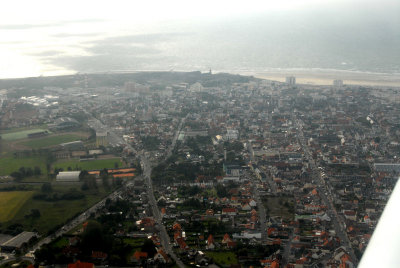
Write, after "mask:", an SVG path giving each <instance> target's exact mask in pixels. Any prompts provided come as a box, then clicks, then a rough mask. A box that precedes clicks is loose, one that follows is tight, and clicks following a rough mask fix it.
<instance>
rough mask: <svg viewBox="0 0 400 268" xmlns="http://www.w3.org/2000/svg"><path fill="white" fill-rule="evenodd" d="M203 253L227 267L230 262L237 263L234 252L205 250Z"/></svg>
mask: <svg viewBox="0 0 400 268" xmlns="http://www.w3.org/2000/svg"><path fill="white" fill-rule="evenodd" d="M205 254H206V256H207V257H210V258H212V259H213V260H214V262H215V263H216V264H217V265H220V266H226V267H228V266H231V265H232V264H237V263H238V260H237V258H236V255H235V253H233V252H231V251H226V252H214V251H207V252H205Z"/></svg>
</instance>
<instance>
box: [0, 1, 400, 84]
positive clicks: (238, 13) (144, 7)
mask: <svg viewBox="0 0 400 268" xmlns="http://www.w3.org/2000/svg"><path fill="white" fill-rule="evenodd" d="M320 2H322V1H313V0H307V1H304V2H301V1H300V2H299V1H291V0H286V1H283V2H282V1H280V2H275V1H270V2H268V1H267V2H265V1H264V2H259V1H250V2H248V3H247V5H246V6H243V4H238V3H236V2H235V1H233V2H230V1H222V2H221V3H219V4H213V2H211V1H204V2H202V3H201V4H196V6H192V5H188V4H187V3H186V2H184V1H172V2H168V3H162V2H158V1H151V2H150V3H149V4H139V5H135V4H127V3H129V2H124V1H116V2H113V3H112V4H111V2H98V1H97V2H96V1H93V2H92V1H88V3H85V4H82V3H79V2H73V1H72V2H71V1H69V2H68V3H63V4H61V5H60V4H55V3H52V2H51V1H38V2H35V3H36V4H34V5H33V4H32V3H31V4H29V3H28V1H27V2H26V3H24V4H26V5H27V6H26V9H22V8H21V5H17V4H13V5H12V6H9V10H7V8H6V9H2V11H0V15H1V18H0V22H1V24H0V36H2V37H1V39H0V56H1V59H2V61H1V62H0V77H1V78H8V77H25V76H38V75H58V74H70V73H76V72H83V73H91V72H108V71H135V70H164V71H169V70H184V71H193V70H201V71H206V70H208V69H212V70H217V71H218V70H220V71H234V72H246V71H255V72H262V71H277V70H278V71H279V70H292V69H297V70H299V69H300V70H302V69H313V70H315V69H334V70H347V71H361V72H372V73H389V74H392V75H397V74H398V73H400V18H399V17H400V15H399V14H400V1H390V0H385V1H372V0H371V1H358V0H354V1H326V2H324V4H321V3H320ZM265 3H267V4H265ZM299 3H301V4H299ZM28 11H29V12H28Z"/></svg>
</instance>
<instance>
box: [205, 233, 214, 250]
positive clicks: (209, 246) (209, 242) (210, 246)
mask: <svg viewBox="0 0 400 268" xmlns="http://www.w3.org/2000/svg"><path fill="white" fill-rule="evenodd" d="M206 243H207V246H206V248H207V249H214V248H215V244H214V237H213V236H212V235H211V234H210V235H209V236H208V238H207V242H206Z"/></svg>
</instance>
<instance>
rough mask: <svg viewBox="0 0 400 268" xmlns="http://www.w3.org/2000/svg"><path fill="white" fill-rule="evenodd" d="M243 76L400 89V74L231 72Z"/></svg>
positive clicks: (303, 82)
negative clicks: (289, 77) (294, 78)
mask: <svg viewBox="0 0 400 268" xmlns="http://www.w3.org/2000/svg"><path fill="white" fill-rule="evenodd" d="M231 73H237V74H242V75H252V76H254V77H258V78H262V79H268V80H274V81H280V82H284V81H285V78H286V77H287V76H295V77H296V83H298V84H309V85H332V83H333V80H335V79H340V80H343V84H345V85H365V86H367V85H368V86H389V87H400V73H395V74H387V73H370V72H358V71H342V70H329V69H326V70H325V69H286V70H285V69H282V70H268V71H255V72H251V71H240V72H238V71H231Z"/></svg>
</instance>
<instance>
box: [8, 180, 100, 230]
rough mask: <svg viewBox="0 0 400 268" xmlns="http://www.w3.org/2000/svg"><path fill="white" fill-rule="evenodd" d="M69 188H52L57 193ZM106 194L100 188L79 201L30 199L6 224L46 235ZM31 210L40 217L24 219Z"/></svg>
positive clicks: (86, 193) (87, 193)
mask: <svg viewBox="0 0 400 268" xmlns="http://www.w3.org/2000/svg"><path fill="white" fill-rule="evenodd" d="M69 188H70V187H65V186H63V187H62V188H59V187H53V189H54V190H55V191H57V192H63V191H67V190H69ZM107 194H108V192H106V191H105V190H104V189H103V188H102V187H100V188H99V191H98V192H93V191H92V192H90V191H88V192H85V195H86V196H85V198H84V199H80V200H60V201H42V200H35V199H33V198H32V197H31V198H30V199H29V200H28V201H29V202H25V204H24V205H23V206H22V207H21V208H20V209H19V210H18V212H17V213H16V215H15V217H14V219H13V220H12V221H10V222H8V224H15V223H19V224H22V225H23V227H24V230H33V229H36V230H38V231H39V233H41V234H46V233H47V232H48V231H49V230H51V229H53V228H54V227H55V226H57V225H61V224H63V223H64V222H65V221H66V220H68V219H70V218H72V217H74V216H75V215H76V214H78V213H79V212H82V211H84V210H85V209H87V208H89V207H91V206H93V205H94V204H95V203H97V202H98V201H100V200H101V199H102V198H104V197H105V196H106V195H107ZM32 209H39V211H40V214H41V216H40V217H39V218H36V219H34V218H28V219H27V218H25V215H28V214H30V212H31V210H32Z"/></svg>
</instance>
